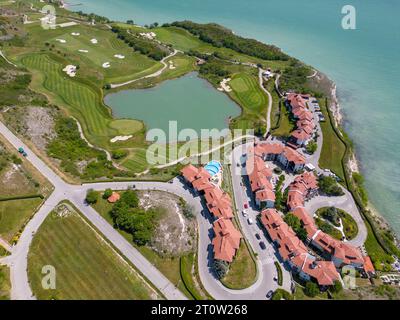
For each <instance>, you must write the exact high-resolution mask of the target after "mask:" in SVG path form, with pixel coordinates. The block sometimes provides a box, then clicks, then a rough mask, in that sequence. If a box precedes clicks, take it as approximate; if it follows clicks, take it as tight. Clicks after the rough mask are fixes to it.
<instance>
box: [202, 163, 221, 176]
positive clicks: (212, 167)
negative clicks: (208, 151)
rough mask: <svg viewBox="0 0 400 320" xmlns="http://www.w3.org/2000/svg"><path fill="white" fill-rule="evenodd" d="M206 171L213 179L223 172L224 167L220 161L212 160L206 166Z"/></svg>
mask: <svg viewBox="0 0 400 320" xmlns="http://www.w3.org/2000/svg"><path fill="white" fill-rule="evenodd" d="M204 169H206V170H207V171H208V172H209V173H210V175H211V177H213V176H215V175H216V174H218V173H219V172H220V171H221V169H222V166H221V164H220V163H219V162H218V161H215V160H212V161H210V162H209V163H207V164H206V165H205V167H204Z"/></svg>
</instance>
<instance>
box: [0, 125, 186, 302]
mask: <svg viewBox="0 0 400 320" xmlns="http://www.w3.org/2000/svg"><path fill="white" fill-rule="evenodd" d="M0 133H1V134H3V135H4V136H5V138H6V139H7V140H9V142H10V143H11V144H12V145H13V146H14V147H15V148H16V149H18V148H19V147H23V148H24V149H25V151H26V152H27V153H28V157H27V159H28V160H29V161H30V162H31V163H32V164H33V165H34V166H35V167H36V169H37V170H39V171H40V172H41V173H42V174H43V175H44V176H45V177H46V178H47V179H48V180H49V181H50V182H51V183H52V184H53V185H54V187H55V191H54V192H53V194H52V195H51V196H50V197H49V198H48V199H47V200H46V202H45V203H44V205H43V206H42V207H41V208H40V209H39V211H38V212H37V213H36V214H35V216H34V217H33V218H32V220H31V221H30V222H29V223H28V225H27V226H26V227H25V229H24V232H23V233H22V235H21V238H20V240H19V242H18V244H17V245H16V246H15V248H14V249H13V253H12V255H11V257H9V259H8V260H6V261H7V263H8V265H9V266H10V271H11V283H12V289H11V297H12V299H23V300H26V299H33V295H32V291H31V288H30V286H29V283H28V275H27V259H28V252H29V246H30V244H31V242H32V238H33V235H34V234H35V232H36V231H37V230H38V229H39V227H40V225H41V224H42V223H43V221H44V220H45V218H46V217H47V215H48V214H49V213H50V212H51V211H52V209H53V208H54V207H55V206H56V205H57V204H58V203H59V202H60V201H62V200H64V199H66V200H69V201H71V202H72V203H73V204H74V205H75V206H76V207H77V208H78V209H80V210H81V211H82V213H83V214H84V215H85V216H86V217H88V219H89V220H90V221H91V222H92V223H93V224H94V225H95V226H96V227H97V228H98V229H99V230H100V232H102V233H103V235H104V236H105V237H106V238H107V239H109V240H110V241H111V243H112V244H113V245H114V246H115V247H116V248H117V249H118V250H119V251H120V252H122V254H123V255H124V256H125V257H127V258H128V259H129V260H130V261H131V262H132V263H133V264H134V265H135V266H136V267H137V268H138V269H139V270H140V272H142V273H143V274H144V275H145V276H146V277H147V278H148V279H149V281H151V282H152V283H153V284H154V285H155V286H156V287H157V288H158V289H159V290H160V291H161V292H162V293H163V294H164V296H165V297H166V298H167V299H186V297H185V296H184V295H183V294H182V293H181V292H180V291H179V290H178V289H177V288H175V287H174V286H173V284H172V283H171V282H170V281H168V280H167V279H166V278H165V276H164V275H163V274H162V273H161V272H160V271H158V270H157V269H156V268H154V267H153V266H152V265H151V263H150V262H148V260H147V259H146V258H144V257H143V256H142V255H141V254H140V253H139V252H138V251H137V250H136V249H135V248H133V247H132V246H131V245H130V244H129V243H128V242H127V241H126V240H125V239H124V238H123V237H121V236H120V234H119V233H118V232H117V231H116V230H114V229H113V228H112V227H111V226H110V225H109V224H108V223H107V222H106V221H105V220H104V219H103V218H101V217H100V216H99V215H98V214H97V213H96V212H95V211H94V210H93V209H92V208H90V207H86V206H84V203H83V199H82V198H84V197H85V193H82V192H83V189H82V187H80V186H72V185H69V184H67V183H65V182H64V181H63V180H61V178H59V177H58V176H57V175H56V174H55V173H54V172H53V171H52V170H51V169H50V168H49V167H48V166H47V165H46V164H45V163H44V162H43V161H42V160H41V159H39V158H38V157H37V156H36V155H35V154H34V153H33V152H32V151H31V150H30V149H29V148H28V147H27V146H26V145H25V144H23V143H22V141H20V139H19V138H17V137H16V136H15V135H14V134H13V133H12V132H11V131H10V130H9V129H8V128H7V127H6V126H5V125H4V124H3V123H2V122H0ZM110 186H112V187H114V185H112V184H110Z"/></svg>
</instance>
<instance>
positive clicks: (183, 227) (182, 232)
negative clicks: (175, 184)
mask: <svg viewBox="0 0 400 320" xmlns="http://www.w3.org/2000/svg"><path fill="white" fill-rule="evenodd" d="M174 206H175V211H176V214H177V215H178V218H179V222H180V223H181V225H182V231H181V234H180V238H181V239H182V237H183V236H184V235H185V231H186V224H185V219H184V218H183V216H182V214H181V211H180V210H179V206H178V204H177V203H174Z"/></svg>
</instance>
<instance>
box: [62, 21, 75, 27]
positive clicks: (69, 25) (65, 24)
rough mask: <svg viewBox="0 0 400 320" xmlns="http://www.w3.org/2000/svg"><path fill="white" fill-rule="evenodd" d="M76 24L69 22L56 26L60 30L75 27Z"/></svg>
mask: <svg viewBox="0 0 400 320" xmlns="http://www.w3.org/2000/svg"><path fill="white" fill-rule="evenodd" d="M77 24H78V23H76V22H74V21H71V22H65V23H60V24H58V25H57V26H59V27H61V28H66V27H72V26H76V25H77Z"/></svg>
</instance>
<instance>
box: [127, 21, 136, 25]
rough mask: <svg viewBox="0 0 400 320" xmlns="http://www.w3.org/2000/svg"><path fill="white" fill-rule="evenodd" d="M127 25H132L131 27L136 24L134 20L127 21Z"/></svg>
mask: <svg viewBox="0 0 400 320" xmlns="http://www.w3.org/2000/svg"><path fill="white" fill-rule="evenodd" d="M126 23H127V24H130V25H133V24H135V23H134V22H133V20H127V21H126Z"/></svg>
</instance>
